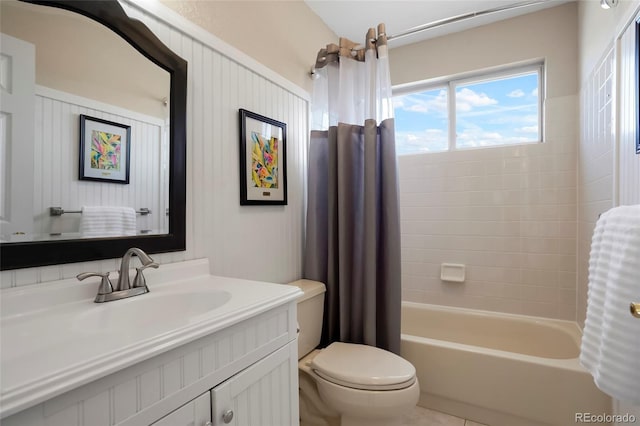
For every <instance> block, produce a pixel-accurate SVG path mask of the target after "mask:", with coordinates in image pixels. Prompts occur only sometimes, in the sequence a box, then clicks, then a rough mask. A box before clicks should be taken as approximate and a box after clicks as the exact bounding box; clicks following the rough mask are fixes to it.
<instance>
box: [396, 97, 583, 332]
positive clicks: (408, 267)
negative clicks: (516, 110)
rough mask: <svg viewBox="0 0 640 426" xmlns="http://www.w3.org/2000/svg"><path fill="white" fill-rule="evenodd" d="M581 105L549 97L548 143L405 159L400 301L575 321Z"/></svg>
mask: <svg viewBox="0 0 640 426" xmlns="http://www.w3.org/2000/svg"><path fill="white" fill-rule="evenodd" d="M577 108H578V99H577V96H562V97H556V98H550V99H547V102H546V119H545V130H544V131H545V142H544V143H541V144H530V145H518V146H511V147H497V148H485V149H474V150H465V151H452V152H443V153H432V154H423V155H412V156H403V157H399V173H400V205H401V209H400V211H401V227H402V289H403V300H407V301H414V302H422V303H434V304H442V305H449V306H459V307H468V308H476V309H485V310H492V311H500V312H510V313H518V314H525V315H539V316H546V317H552V318H562V319H571V320H573V319H575V317H576V285H575V283H576V167H577V161H576V155H577V152H576V147H577V143H576V141H577V131H578V124H577V123H578V112H577V111H578V110H577ZM443 262H446V263H462V264H465V265H466V275H467V277H466V282H464V283H447V282H443V281H441V280H440V264H441V263H443Z"/></svg>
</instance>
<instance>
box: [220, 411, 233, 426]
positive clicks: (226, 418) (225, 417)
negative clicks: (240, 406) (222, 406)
mask: <svg viewBox="0 0 640 426" xmlns="http://www.w3.org/2000/svg"><path fill="white" fill-rule="evenodd" d="M231 420H233V411H232V410H227V411H225V412H224V413H222V421H223V422H225V423H231Z"/></svg>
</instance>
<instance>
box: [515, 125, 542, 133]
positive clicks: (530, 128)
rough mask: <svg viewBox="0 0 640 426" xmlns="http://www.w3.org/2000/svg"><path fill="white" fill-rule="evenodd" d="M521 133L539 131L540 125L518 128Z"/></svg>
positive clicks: (517, 130)
mask: <svg viewBox="0 0 640 426" xmlns="http://www.w3.org/2000/svg"><path fill="white" fill-rule="evenodd" d="M516 132H519V133H536V134H537V133H538V126H525V127H520V128H518V129H516Z"/></svg>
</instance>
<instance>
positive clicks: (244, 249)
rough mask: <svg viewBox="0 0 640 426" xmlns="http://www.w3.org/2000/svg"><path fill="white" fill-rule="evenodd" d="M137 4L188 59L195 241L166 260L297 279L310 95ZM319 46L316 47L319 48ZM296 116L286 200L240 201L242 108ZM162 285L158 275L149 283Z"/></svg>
mask: <svg viewBox="0 0 640 426" xmlns="http://www.w3.org/2000/svg"><path fill="white" fill-rule="evenodd" d="M141 4H142V5H143V7H146V8H149V9H150V10H152V11H153V14H155V15H158V16H160V17H161V19H158V18H156V17H154V16H152V15H151V13H149V12H145V13H135V14H136V15H139V16H140V18H141V19H142V20H143V21H144V22H145V24H147V25H148V26H149V27H150V28H151V29H152V30H153V31H154V32H155V33H156V34H157V35H158V36H159V37H160V38H161V39H162V40H163V41H164V42H165V43H166V44H167V45H168V46H169V47H170V48H171V49H173V50H174V51H175V52H176V53H177V54H178V55H180V56H182V57H183V58H185V59H186V60H187V61H188V73H189V75H188V95H187V100H188V106H187V156H188V158H187V216H186V217H187V224H186V225H187V250H186V251H183V252H174V253H166V254H158V255H154V256H153V257H154V259H155V260H157V261H158V262H159V263H160V264H163V263H169V262H177V261H182V260H186V259H195V258H202V257H208V258H209V259H210V262H211V269H212V273H214V274H219V275H227V276H236V277H242V278H251V279H256V280H266V281H274V282H288V281H292V280H294V279H297V278H299V277H300V276H301V275H302V251H303V229H304V217H303V205H304V198H305V197H304V188H305V167H306V145H307V137H308V136H307V131H308V130H307V121H308V119H307V111H308V99H307V98H308V94H307V93H306V92H305V91H303V90H301V89H300V88H298V87H297V86H295V85H293V84H291V83H290V82H289V81H287V80H285V79H284V78H282V77H281V76H279V75H277V74H276V73H274V72H273V71H271V70H269V69H267V68H266V67H264V66H263V65H261V64H259V63H257V62H255V61H254V60H252V59H251V58H249V57H247V56H246V55H244V54H243V53H241V52H239V51H237V50H236V49H234V48H233V47H231V46H229V45H227V44H226V43H223V42H221V41H220V40H219V39H217V38H216V37H214V36H212V35H211V34H209V33H207V32H205V31H203V30H202V29H199V28H196V27H195V26H193V25H192V24H191V23H190V22H188V21H187V20H186V19H184V18H182V17H181V16H178V15H177V14H175V13H174V12H171V11H169V10H168V9H167V8H165V7H163V6H162V5H159V4H157V3H148V2H141ZM311 54H312V55H313V53H311ZM239 108H246V109H248V110H250V111H253V112H256V113H258V114H262V115H265V116H268V117H271V118H273V119H275V120H279V121H283V122H285V123H287V141H288V146H287V168H288V186H289V193H288V195H289V204H288V205H287V206H266V207H251V206H248V207H240V203H239V183H238V180H239V171H238V163H239V160H238V155H239V154H238V150H239V149H238V145H239V139H238V138H239V136H238V125H239V124H238V109H239ZM118 260H119V259H109V260H105V261H96V262H84V263H75V264H68V265H55V266H50V267H41V268H27V269H21V270H16V271H2V273H1V275H0V282H1V285H2V287H8V286H15V285H24V284H32V283H38V282H45V281H50V280H55V279H60V278H68V277H73V276H75V275H76V274H78V273H79V272H83V271H115V270H117V264H118ZM150 286H153V283H150Z"/></svg>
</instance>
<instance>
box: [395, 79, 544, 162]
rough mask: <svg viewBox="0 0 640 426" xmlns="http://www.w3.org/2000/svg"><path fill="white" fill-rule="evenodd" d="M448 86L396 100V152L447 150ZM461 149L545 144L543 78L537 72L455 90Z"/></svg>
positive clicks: (457, 125)
mask: <svg viewBox="0 0 640 426" xmlns="http://www.w3.org/2000/svg"><path fill="white" fill-rule="evenodd" d="M447 95H448V94H447V87H442V88H435V89H432V90H428V91H423V92H420V93H411V94H408V95H404V96H397V97H394V99H393V101H394V112H395V118H396V120H395V125H396V152H397V153H398V154H400V155H402V154H416V153H424V152H434V151H444V150H446V149H447V146H448V139H447V138H448V126H449V124H448V117H447ZM456 120H457V121H456V135H457V141H456V143H457V147H458V148H473V147H481V146H492V145H504V144H513V143H523V142H535V141H537V140H540V137H539V135H538V133H539V132H538V76H537V74H536V73H535V72H534V73H529V74H523V75H518V76H515V77H513V76H511V77H507V78H503V79H499V80H491V81H487V82H471V83H466V84H458V85H457V86H456Z"/></svg>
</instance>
